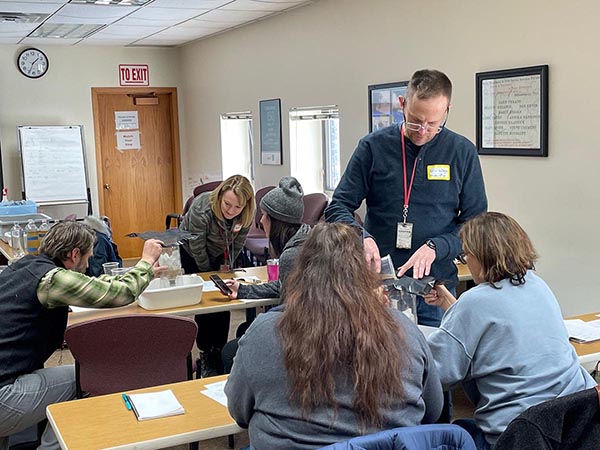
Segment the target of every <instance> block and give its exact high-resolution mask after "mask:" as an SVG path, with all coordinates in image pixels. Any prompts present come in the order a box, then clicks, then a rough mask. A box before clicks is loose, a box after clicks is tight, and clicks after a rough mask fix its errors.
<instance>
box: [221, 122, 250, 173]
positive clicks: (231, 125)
mask: <svg viewBox="0 0 600 450" xmlns="http://www.w3.org/2000/svg"><path fill="white" fill-rule="evenodd" d="M253 155H254V140H253V134H252V113H251V112H250V111H244V112H237V113H225V114H221V166H222V173H223V180H225V179H227V178H228V177H230V176H232V175H238V174H239V175H244V176H245V177H246V178H248V179H249V180H250V181H254V156H253Z"/></svg>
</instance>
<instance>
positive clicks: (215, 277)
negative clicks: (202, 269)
mask: <svg viewBox="0 0 600 450" xmlns="http://www.w3.org/2000/svg"><path fill="white" fill-rule="evenodd" d="M210 279H211V281H212V282H213V283H215V286H216V287H217V288H219V291H221V294H223V295H229V294H233V291H232V290H231V289H230V288H229V286H227V285H226V284H225V282H224V281H223V279H222V278H221V277H220V276H219V275H211V276H210Z"/></svg>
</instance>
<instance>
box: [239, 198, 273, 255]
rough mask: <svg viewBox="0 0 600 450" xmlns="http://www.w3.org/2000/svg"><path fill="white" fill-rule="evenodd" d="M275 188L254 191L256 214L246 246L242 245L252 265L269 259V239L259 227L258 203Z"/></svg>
mask: <svg viewBox="0 0 600 450" xmlns="http://www.w3.org/2000/svg"><path fill="white" fill-rule="evenodd" d="M274 188H275V186H265V187H263V188H260V189H259V190H258V191H256V194H255V195H254V198H255V200H256V213H255V214H254V221H253V222H252V226H251V227H250V231H249V232H248V236H247V238H246V244H245V245H244V252H245V253H246V255H247V256H248V259H249V260H250V261H251V263H252V264H253V265H264V264H266V262H267V258H268V257H269V239H268V238H267V235H266V234H265V230H263V229H262V228H261V226H260V218H261V216H262V211H261V209H260V201H261V200H262V198H263V197H264V196H265V194H266V193H267V192H269V191H270V190H271V189H274Z"/></svg>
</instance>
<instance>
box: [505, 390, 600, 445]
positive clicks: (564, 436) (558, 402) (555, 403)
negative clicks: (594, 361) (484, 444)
mask: <svg viewBox="0 0 600 450" xmlns="http://www.w3.org/2000/svg"><path fill="white" fill-rule="evenodd" d="M599 400H600V386H595V387H593V388H590V389H586V390H583V391H580V392H576V393H574V394H570V395H565V396H563V397H558V398H555V399H552V400H548V401H546V402H543V403H540V404H538V405H535V406H532V407H531V408H529V409H527V410H525V411H524V412H522V413H521V414H519V415H518V416H517V417H516V418H515V419H513V421H512V422H511V423H509V424H508V427H506V430H504V432H503V433H502V434H501V435H500V437H499V438H498V440H497V441H496V445H494V450H592V449H593V450H596V449H597V448H598V445H599V444H598V443H599V442H600V403H599Z"/></svg>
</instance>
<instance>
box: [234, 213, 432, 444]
mask: <svg viewBox="0 0 600 450" xmlns="http://www.w3.org/2000/svg"><path fill="white" fill-rule="evenodd" d="M380 286H381V281H380V279H379V276H378V274H376V273H374V272H372V271H371V270H369V268H368V267H367V262H366V259H365V256H364V249H363V244H362V236H361V234H360V233H359V232H358V230H357V229H354V228H353V227H351V226H349V225H344V224H338V223H331V224H328V223H319V224H318V225H316V226H315V227H314V228H313V229H312V231H311V233H310V235H309V237H308V239H307V240H306V242H305V243H304V245H303V246H302V250H301V251H300V254H299V255H298V259H297V262H296V268H295V269H294V270H293V272H292V273H291V274H290V275H289V277H288V278H287V280H286V282H285V284H284V286H283V290H282V301H283V305H282V306H283V308H282V309H280V310H279V311H276V312H269V313H267V314H261V315H259V316H258V318H257V319H256V320H255V321H254V322H253V323H252V325H251V326H250V328H249V329H248V331H247V332H246V334H245V335H244V336H243V337H242V338H241V339H240V345H239V350H238V354H237V356H236V358H235V362H234V364H233V369H232V371H231V374H230V375H229V378H228V380H227V384H226V386H225V393H226V394H227V399H228V405H227V406H228V408H229V412H230V414H231V416H232V417H233V418H234V419H235V421H236V422H237V423H238V424H239V425H240V426H241V427H246V428H248V433H249V436H250V448H251V449H256V450H269V449H284V448H286V449H287V448H293V449H300V450H312V449H316V448H320V447H322V446H325V445H328V444H331V443H334V442H338V441H341V440H345V439H349V438H351V437H354V436H356V435H358V434H366V433H371V432H374V431H376V430H381V429H386V428H394V427H399V426H413V425H419V424H421V423H431V422H434V421H435V420H436V419H437V418H438V416H439V414H440V411H441V408H442V389H441V385H440V381H439V378H438V375H437V370H436V368H435V366H434V364H433V361H432V358H431V353H430V351H429V347H428V346H427V341H426V340H425V337H424V336H423V335H422V334H421V333H420V331H419V330H418V329H417V327H416V325H415V324H413V323H412V322H411V321H410V320H409V319H408V318H407V317H406V316H404V315H403V314H402V313H401V312H399V311H398V310H392V309H391V308H388V307H387V306H386V303H385V300H384V297H383V292H382V290H381V289H380Z"/></svg>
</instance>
